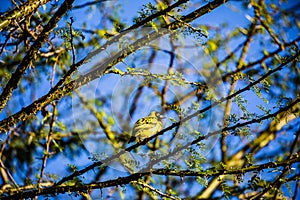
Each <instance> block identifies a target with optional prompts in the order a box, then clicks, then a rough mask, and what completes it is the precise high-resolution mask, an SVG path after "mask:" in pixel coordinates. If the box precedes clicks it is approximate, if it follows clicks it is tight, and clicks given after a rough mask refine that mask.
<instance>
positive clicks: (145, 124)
mask: <svg viewBox="0 0 300 200" xmlns="http://www.w3.org/2000/svg"><path fill="white" fill-rule="evenodd" d="M163 118H165V117H164V116H163V115H162V114H161V113H160V112H156V111H153V112H151V113H150V115H148V116H147V117H143V118H141V119H139V120H137V121H136V122H135V124H134V127H133V131H132V136H131V138H130V139H129V141H128V143H131V142H133V141H135V140H137V141H138V142H140V141H141V140H143V139H145V138H147V137H150V136H151V135H154V134H155V133H157V132H159V131H160V130H161V129H162V126H163V124H162V121H161V120H162V119H163Z"/></svg>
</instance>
